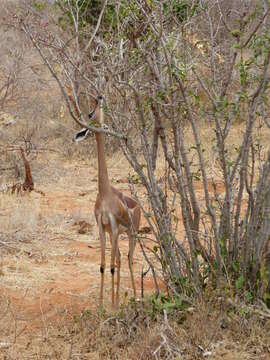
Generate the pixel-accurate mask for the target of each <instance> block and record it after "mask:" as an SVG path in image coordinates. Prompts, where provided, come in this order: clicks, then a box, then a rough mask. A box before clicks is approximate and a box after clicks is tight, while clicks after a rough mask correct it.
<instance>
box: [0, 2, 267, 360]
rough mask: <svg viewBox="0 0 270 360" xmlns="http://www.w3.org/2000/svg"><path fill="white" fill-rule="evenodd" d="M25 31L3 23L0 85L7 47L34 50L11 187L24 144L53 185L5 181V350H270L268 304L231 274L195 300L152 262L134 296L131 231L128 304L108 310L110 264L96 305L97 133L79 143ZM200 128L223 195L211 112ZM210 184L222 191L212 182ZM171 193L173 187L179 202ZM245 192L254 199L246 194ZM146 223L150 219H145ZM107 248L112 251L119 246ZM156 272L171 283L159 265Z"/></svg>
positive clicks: (0, 219)
mask: <svg viewBox="0 0 270 360" xmlns="http://www.w3.org/2000/svg"><path fill="white" fill-rule="evenodd" d="M7 3H9V4H10V3H11V1H3V2H2V3H1V4H0V12H1V11H2V10H3V7H4V6H5V4H7ZM13 3H17V2H16V1H14V2H13ZM23 39H24V37H23V36H20V35H18V33H17V32H15V30H14V33H13V32H12V31H11V32H9V37H7V36H6V33H5V31H4V29H2V28H1V27H0V40H1V43H2V44H3V46H2V47H1V49H0V84H1V83H2V82H3V79H5V74H6V73H7V69H11V70H12V71H13V70H14V63H12V62H11V60H10V59H13V60H14V59H15V55H14V53H13V55H12V57H11V58H9V57H8V55H7V54H10V51H11V49H15V48H16V49H17V53H16V54H18V53H20V56H21V59H23V61H21V63H20V68H19V69H17V68H16V64H15V68H16V71H17V73H16V74H18V77H17V78H16V79H17V80H18V82H16V84H15V82H14V84H13V85H14V91H13V92H11V95H10V96H9V97H7V98H5V101H3V104H2V105H1V104H0V106H1V107H0V110H1V111H0V188H1V187H2V186H3V185H4V184H12V183H16V182H18V181H23V179H24V167H23V162H22V160H21V157H20V153H19V148H20V146H24V147H25V149H26V150H27V154H28V155H27V156H28V159H29V161H30V164H31V169H32V175H33V178H34V183H35V187H36V188H37V189H39V190H41V191H42V192H44V194H45V195H44V196H42V194H40V193H30V194H28V193H27V194H18V195H14V194H10V193H4V192H0V359H1V360H2V359H3V360H15V359H18V360H19V359H20V360H21V359H40V360H43V359H44V360H45V359H72V360H78V359H80V360H81V359H120V360H121V359H123V360H124V359H134V360H135V359H142V360H144V359H190V360H193V359H202V358H207V359H208V358H209V359H213V360H214V359H215V360H219V359H223V360H238V359H239V360H240V359H243V360H249V359H250V360H251V359H261V360H263V359H270V337H269V332H270V313H269V310H268V309H267V308H266V307H265V305H263V304H262V303H259V304H257V305H247V304H245V303H244V302H243V301H242V298H241V300H240V297H238V294H237V293H236V292H235V289H234V288H233V287H230V284H224V286H221V288H220V289H212V287H211V286H212V285H211V284H209V287H207V286H206V291H205V292H204V294H203V295H202V296H201V297H199V296H198V297H197V298H195V299H194V298H186V297H185V296H183V297H182V298H181V297H179V298H176V299H171V298H170V299H169V298H167V297H166V296H165V295H164V296H163V297H161V298H159V299H155V298H154V296H153V295H152V293H153V291H154V284H153V279H152V277H151V275H150V272H149V273H148V275H147V276H146V277H145V278H144V283H143V286H144V292H145V299H144V304H142V303H140V302H135V301H134V299H132V298H131V297H130V294H131V293H132V292H131V284H130V278H129V272H128V263H127V252H128V248H127V242H126V239H125V238H124V237H122V238H121V239H120V247H121V252H122V259H123V264H122V272H121V302H122V305H121V308H120V310H119V311H118V312H117V313H115V312H111V311H110V310H109V309H110V306H109V303H110V301H109V294H110V276H109V270H108V271H107V270H106V283H105V288H106V294H105V295H106V297H107V300H106V304H105V308H106V309H108V310H106V311H105V310H104V311H100V310H98V309H97V298H98V287H99V281H100V279H99V261H100V259H99V258H100V253H99V251H100V247H99V239H98V233H97V229H96V224H95V220H94V214H93V206H94V202H95V197H96V191H97V163H96V148H95V144H94V141H93V139H92V138H89V139H88V140H87V141H86V142H83V143H79V145H74V144H73V143H72V137H73V134H74V132H75V126H74V125H73V123H72V121H71V118H70V115H69V113H68V110H67V108H66V104H65V103H64V100H63V99H62V97H61V94H60V91H59V89H58V87H57V84H56V82H55V81H54V80H52V79H51V76H50V74H49V72H48V70H47V68H45V66H44V65H43V63H42V62H41V60H40V58H39V56H38V55H37V53H36V52H35V51H34V50H33V49H32V48H31V47H30V45H29V43H27V42H24V41H23ZM12 71H11V72H12ZM15 85H16V86H15ZM22 93H23V96H22ZM1 94H2V93H1V92H0V100H1V99H3V98H1ZM197 129H198V132H199V134H200V137H201V140H202V148H203V151H204V158H205V160H206V162H205V164H206V170H207V173H208V174H209V179H210V178H214V179H215V182H216V184H217V185H218V188H217V192H218V195H220V196H221V198H224V194H225V189H224V184H223V179H222V165H221V164H220V162H219V159H218V157H217V156H216V155H217V153H216V147H215V135H214V134H215V133H214V131H213V129H212V128H211V126H209V124H205V123H203V122H200V123H198V124H197ZM244 129H245V123H244V122H243V121H241V119H240V120H239V122H236V123H235V124H234V125H233V126H232V128H231V132H230V137H229V138H228V139H227V142H226V146H227V147H228V148H230V149H231V150H232V152H233V151H234V149H235V148H238V147H239V145H240V142H241V137H240V136H239V134H241V133H243V132H244V131H245V130H244ZM168 132H169V131H168ZM254 133H255V135H256V138H257V139H259V143H260V146H261V150H260V151H261V154H260V155H261V156H260V158H261V159H262V160H263V159H265V158H266V156H267V150H268V149H269V137H270V131H269V128H268V127H267V126H266V125H265V124H264V122H263V120H262V119H261V118H257V120H256V126H255V132H254ZM184 136H185V141H186V143H187V144H190V147H192V144H193V142H194V139H193V134H192V130H191V127H190V126H188V125H187V126H186V127H185V130H184ZM169 139H170V137H169ZM106 147H107V156H108V167H109V174H110V178H111V180H112V184H114V185H115V186H116V187H117V188H118V189H120V190H123V191H129V190H130V184H129V178H130V177H131V179H133V183H134V184H133V185H134V186H135V187H136V191H137V192H138V196H139V198H140V199H141V201H142V204H143V205H144V206H145V208H146V209H148V210H149V211H151V206H150V204H149V203H148V199H147V192H146V190H145V188H144V187H143V185H142V184H141V181H140V179H139V177H138V174H136V173H135V171H134V170H133V169H131V167H130V166H129V163H128V162H127V160H126V158H125V157H124V155H123V154H122V152H121V151H120V147H119V142H118V140H115V139H113V138H108V139H107V143H106ZM140 156H141V155H138V159H139V160H140V162H141V163H143V162H144V161H145V160H144V159H143V157H142V156H141V157H140ZM188 156H189V160H190V161H192V160H193V158H194V159H195V165H194V169H195V168H196V166H197V163H196V161H197V158H196V155H195V152H192V150H191V151H190V153H189V155H188ZM256 166H258V167H259V164H258V163H256ZM167 172H168V168H167V165H166V162H165V161H164V156H163V153H162V151H161V149H159V150H158V160H157V165H156V170H155V176H156V178H157V179H158V181H159V184H160V186H161V187H162V189H165V188H166V187H167V185H168V183H167V182H166V181H165V182H163V179H164V177H166V176H167ZM194 188H195V190H196V194H197V199H198V202H199V203H200V204H201V203H203V202H204V196H205V194H204V189H203V184H202V181H201V180H198V181H195V182H194ZM209 188H210V196H211V198H214V193H213V188H211V186H210V187H209ZM172 198H173V192H172V191H171V190H169V194H168V201H171V199H172ZM177 200H178V201H179V194H178V195H177ZM242 201H243V203H244V202H245V201H246V194H245V195H244V197H243V199H242ZM243 209H245V207H244V208H243ZM175 215H176V217H177V222H178V225H177V231H176V233H177V235H178V237H179V238H181V239H183V238H184V233H185V228H184V224H183V220H182V215H181V211H180V207H179V208H177V209H176V213H175ZM146 225H148V224H147V221H146V220H145V219H143V223H142V226H146ZM145 236H146V237H147V240H144V244H145V245H146V246H147V247H148V248H150V249H153V246H154V245H155V243H153V241H152V240H153V236H152V234H150V235H149V234H148V235H145ZM106 251H107V255H108V254H109V245H108V248H107V249H106ZM148 255H149V256H150V257H151V258H152V259H153V261H154V256H153V254H152V253H151V252H149V251H148ZM142 268H143V269H144V270H145V269H147V265H146V263H145V259H144V258H143V256H142V254H141V251H140V250H139V246H137V249H136V253H135V278H136V282H137V286H138V288H140V285H141V272H142ZM157 274H158V281H159V284H160V288H161V289H163V290H164V293H166V286H165V285H164V282H163V279H162V276H161V271H160V267H159V265H158V264H157Z"/></svg>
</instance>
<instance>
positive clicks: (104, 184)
mask: <svg viewBox="0 0 270 360" xmlns="http://www.w3.org/2000/svg"><path fill="white" fill-rule="evenodd" d="M96 141H97V151H98V191H99V194H100V196H101V197H103V196H104V195H106V194H108V193H109V192H110V182H109V176H108V170H107V165H106V158H105V150H104V143H105V141H104V134H103V133H96Z"/></svg>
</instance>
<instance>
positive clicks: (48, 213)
mask: <svg viewBox="0 0 270 360" xmlns="http://www.w3.org/2000/svg"><path fill="white" fill-rule="evenodd" d="M51 160H52V162H51V164H50V166H49V167H48V168H47V169H45V173H46V174H45V173H44V174H43V179H45V178H46V186H44V184H42V181H41V180H40V181H39V182H38V183H37V184H36V188H38V189H39V190H42V191H43V192H44V193H45V196H42V195H41V194H39V193H35V192H32V193H30V194H25V195H11V194H1V195H0V223H1V229H0V241H1V242H0V250H1V257H0V291H1V300H2V301H1V302H2V305H1V306H2V309H5V308H6V310H7V309H8V311H10V312H11V313H12V314H13V317H14V321H13V322H12V321H11V322H10V323H9V324H7V323H6V322H5V321H0V326H1V327H2V329H1V328H0V334H4V336H3V335H1V339H0V343H2V344H4V343H5V342H6V343H9V342H10V337H11V335H13V336H14V332H15V330H14V326H15V323H16V333H17V335H16V337H17V339H16V341H19V340H20V337H22V338H23V337H24V336H25V335H26V334H27V332H29V331H30V332H32V331H33V329H39V328H40V327H42V326H43V324H44V322H46V323H47V322H51V321H55V319H56V318H57V317H59V316H62V314H63V313H68V314H70V316H72V315H75V314H78V313H79V312H80V311H81V310H82V309H92V310H94V309H96V308H97V305H98V293H99V283H100V275H99V263H100V245H99V239H98V234H97V228H96V223H95V219H94V214H93V208H94V203H95V198H96V193H97V166H96V165H95V164H94V166H91V165H89V164H80V165H76V164H68V163H67V164H61V166H62V169H58V171H59V173H61V175H59V174H58V173H57V166H59V164H58V163H57V166H54V165H56V163H55V164H54V163H53V161H54V160H53V159H51ZM55 161H57V160H55ZM121 163H122V166H121V167H122V168H123V169H124V168H127V167H126V166H125V165H126V164H123V159H122V160H121ZM45 175H46V177H45ZM123 175H124V176H123ZM33 176H34V174H33ZM110 176H111V179H112V183H113V184H114V185H115V186H117V188H118V189H119V190H122V191H124V192H127V193H128V191H129V190H128V183H127V180H126V179H127V172H125V173H124V174H123V172H119V168H118V165H117V160H116V162H115V163H114V166H112V168H111V169H110ZM138 190H139V192H141V194H143V190H142V188H141V187H140V186H139V185H138ZM143 224H144V221H142V225H143ZM150 245H151V244H150ZM120 249H121V254H122V258H121V260H122V265H121V286H120V289H121V301H122V302H125V301H127V299H128V298H130V297H131V296H132V291H131V282H130V275H129V269H128V262H127V254H128V241H127V238H126V237H125V236H121V237H120ZM109 256H110V243H109V241H108V242H107V246H106V258H107V264H108V263H109V261H110V260H109V259H110V258H109ZM143 263H144V261H143V258H142V255H141V252H140V250H139V246H137V249H136V253H135V257H134V271H135V279H136V283H137V289H138V293H140V283H141V280H140V278H141V271H142V265H143ZM110 280H111V277H110V273H109V267H108V266H107V268H106V276H105V294H104V298H105V306H106V307H108V308H110V298H111V297H110V296H111V295H110V294H111V290H110V289H111V282H110ZM152 289H153V284H152V281H151V280H150V277H149V278H147V277H146V278H145V280H144V290H145V291H146V292H147V291H148V290H149V291H151V290H152ZM1 315H2V316H3V317H4V316H6V315H7V311H4V312H3V313H2V311H1V314H0V319H1ZM2 336H3V337H2ZM0 351H1V344H0Z"/></svg>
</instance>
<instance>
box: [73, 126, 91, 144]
mask: <svg viewBox="0 0 270 360" xmlns="http://www.w3.org/2000/svg"><path fill="white" fill-rule="evenodd" d="M88 133H89V130H88V129H85V128H82V129H81V130H80V131H79V132H77V134H76V135H75V136H74V138H73V142H78V141H82V140H84V139H85V138H86V137H87V135H88Z"/></svg>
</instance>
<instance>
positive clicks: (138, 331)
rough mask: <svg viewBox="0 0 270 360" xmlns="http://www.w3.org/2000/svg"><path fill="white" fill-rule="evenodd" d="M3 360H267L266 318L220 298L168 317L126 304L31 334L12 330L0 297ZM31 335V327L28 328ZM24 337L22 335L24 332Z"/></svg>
mask: <svg viewBox="0 0 270 360" xmlns="http://www.w3.org/2000/svg"><path fill="white" fill-rule="evenodd" d="M0 301H1V309H2V310H1V312H0V324H1V329H2V330H3V323H5V324H6V327H5V329H4V330H5V331H4V334H3V332H2V335H4V336H2V337H1V342H0V351H2V354H3V359H6V360H7V359H32V358H33V359H74V360H75V359H80V360H82V359H121V360H122V359H134V360H135V359H136V360H137V359H143V360H146V359H184V360H195V359H202V358H209V359H215V360H221V359H225V360H233V359H235V360H240V359H241V360H251V359H269V357H270V339H269V336H268V334H269V330H270V320H269V319H268V320H267V319H264V318H260V317H258V316H256V315H254V314H252V312H250V313H241V309H242V308H241V305H239V307H238V308H231V306H230V305H228V303H227V302H226V301H225V300H224V299H220V298H219V299H217V298H215V299H212V301H211V302H205V301H200V302H198V303H196V304H195V306H194V307H192V308H188V309H186V310H183V309H181V308H178V309H175V310H173V311H172V312H171V313H170V314H169V315H168V316H167V315H164V313H162V312H160V313H156V312H154V311H153V307H152V305H151V302H149V303H147V304H146V305H145V307H142V306H141V305H140V304H137V305H135V304H131V305H129V306H125V307H123V308H122V309H121V310H120V311H119V312H118V313H111V314H110V313H98V312H96V311H92V310H84V311H83V312H81V313H79V314H78V315H76V316H73V315H72V314H71V313H69V312H65V313H64V314H63V313H62V314H58V317H57V320H54V321H51V322H49V321H48V322H47V321H44V322H43V324H42V326H41V327H40V328H39V329H36V330H35V336H32V337H29V329H28V331H25V333H24V331H22V330H21V331H20V330H19V329H16V315H15V314H14V313H13V311H12V308H11V307H10V305H9V304H8V303H7V302H6V301H5V299H4V298H3V297H2V298H1V299H0ZM32 331H33V329H32ZM27 333H28V334H27ZM26 335H28V338H27V342H25V341H23V340H26V339H25V336H26Z"/></svg>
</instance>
